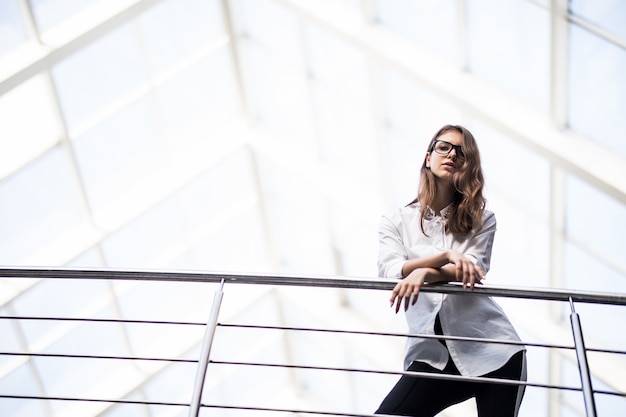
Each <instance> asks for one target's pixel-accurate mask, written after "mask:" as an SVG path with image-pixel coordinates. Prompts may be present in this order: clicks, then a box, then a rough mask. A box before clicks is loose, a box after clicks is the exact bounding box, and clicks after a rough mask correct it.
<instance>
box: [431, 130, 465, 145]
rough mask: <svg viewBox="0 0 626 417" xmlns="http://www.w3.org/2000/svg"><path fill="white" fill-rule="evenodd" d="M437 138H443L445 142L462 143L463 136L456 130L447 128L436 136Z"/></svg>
mask: <svg viewBox="0 0 626 417" xmlns="http://www.w3.org/2000/svg"><path fill="white" fill-rule="evenodd" d="M437 139H438V140H445V141H446V142H450V143H451V144H453V145H462V144H463V136H462V135H461V134H460V133H459V132H457V131H456V130H449V131H447V132H446V133H444V134H443V135H441V136H439V137H438V138H437Z"/></svg>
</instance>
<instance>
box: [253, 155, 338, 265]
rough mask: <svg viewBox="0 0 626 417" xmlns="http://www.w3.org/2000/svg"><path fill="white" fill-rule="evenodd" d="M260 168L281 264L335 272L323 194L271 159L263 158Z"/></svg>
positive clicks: (271, 231)
mask: <svg viewBox="0 0 626 417" xmlns="http://www.w3.org/2000/svg"><path fill="white" fill-rule="evenodd" d="M259 168H260V171H261V182H262V187H263V190H264V194H265V203H266V213H267V221H268V228H269V232H270V233H271V244H272V248H273V249H274V251H275V256H276V257H277V258H278V263H279V264H280V265H284V268H285V271H289V272H291V273H302V274H307V275H310V274H332V273H333V271H334V270H335V267H334V259H333V253H332V248H331V245H330V236H329V234H328V219H327V218H326V213H327V206H326V203H325V201H324V198H323V196H322V195H321V193H320V192H319V191H318V190H317V189H316V188H315V187H311V186H310V185H309V184H307V183H306V182H305V181H304V180H303V179H301V178H298V177H297V176H296V175H294V174H293V173H292V172H289V171H287V170H285V169H284V168H282V167H281V166H280V165H278V164H272V163H271V161H270V160H267V159H260V161H259ZM311 254H315V256H311Z"/></svg>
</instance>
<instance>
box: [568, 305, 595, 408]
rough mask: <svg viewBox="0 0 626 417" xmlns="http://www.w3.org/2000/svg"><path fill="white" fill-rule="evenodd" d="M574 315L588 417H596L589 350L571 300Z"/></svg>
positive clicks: (571, 318)
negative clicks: (588, 358) (588, 359)
mask: <svg viewBox="0 0 626 417" xmlns="http://www.w3.org/2000/svg"><path fill="white" fill-rule="evenodd" d="M569 303H570V307H571V309H572V313H571V314H570V321H571V323H572V332H573V334H574V346H575V348H576V357H577V358H578V370H579V372H580V382H581V384H582V388H583V398H584V400H585V410H586V411H587V417H596V401H595V399H594V396H593V386H592V385H591V373H590V371H589V365H588V363H587V350H586V349H585V341H584V339H583V330H582V327H581V325H580V317H579V316H578V313H576V311H575V310H574V301H573V300H572V298H571V297H570V299H569Z"/></svg>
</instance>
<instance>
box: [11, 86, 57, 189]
mask: <svg viewBox="0 0 626 417" xmlns="http://www.w3.org/2000/svg"><path fill="white" fill-rule="evenodd" d="M0 119H1V120H2V123H0V178H2V177H5V176H7V175H9V174H10V173H11V172H13V171H15V170H17V169H18V168H20V167H21V166H22V165H24V164H25V163H26V162H27V161H30V160H33V159H35V158H36V157H37V156H39V155H40V154H41V153H43V152H44V151H45V150H47V149H49V148H51V147H52V145H54V144H55V143H56V142H57V141H58V140H59V138H60V136H61V129H60V125H59V122H58V120H57V118H56V115H55V111H54V108H53V103H52V101H51V100H50V92H49V87H48V83H46V81H45V78H44V77H43V76H35V77H33V78H31V79H29V80H28V81H26V82H24V83H22V84H20V85H19V86H17V87H15V88H14V89H13V90H11V91H9V92H8V93H6V94H4V95H2V96H0ZM34 120H36V123H33V121H34Z"/></svg>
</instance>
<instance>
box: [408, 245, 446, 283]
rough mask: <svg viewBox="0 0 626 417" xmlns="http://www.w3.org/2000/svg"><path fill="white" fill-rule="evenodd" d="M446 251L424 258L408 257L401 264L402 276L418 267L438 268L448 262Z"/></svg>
mask: <svg viewBox="0 0 626 417" xmlns="http://www.w3.org/2000/svg"><path fill="white" fill-rule="evenodd" d="M449 262H450V261H449V256H448V251H444V252H440V253H438V254H436V255H433V256H428V257H425V258H416V259H409V260H408V261H406V262H405V263H404V265H402V276H403V277H406V276H407V275H409V274H410V273H411V272H413V271H415V270H416V269H419V268H434V269H439V268H441V267H443V266H445V265H447V264H448V263H449Z"/></svg>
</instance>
